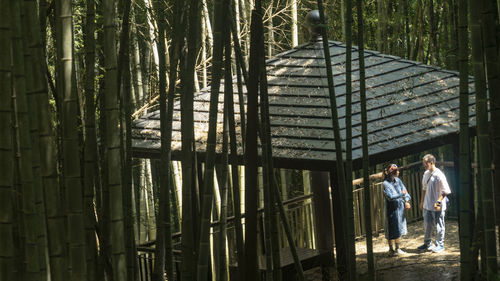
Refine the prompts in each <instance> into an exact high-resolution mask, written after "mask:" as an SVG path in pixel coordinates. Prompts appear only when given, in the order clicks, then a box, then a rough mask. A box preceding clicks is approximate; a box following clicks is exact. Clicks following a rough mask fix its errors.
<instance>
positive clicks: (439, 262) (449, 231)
mask: <svg viewBox="0 0 500 281" xmlns="http://www.w3.org/2000/svg"><path fill="white" fill-rule="evenodd" d="M423 240H424V226H423V222H422V221H417V222H413V223H410V224H408V235H406V236H404V237H403V239H402V242H401V244H402V245H401V246H402V247H401V248H402V249H403V250H404V251H405V252H407V254H405V255H401V256H397V257H393V256H389V255H388V250H389V247H388V245H387V240H386V239H385V237H384V233H380V235H379V236H378V237H374V238H373V252H374V256H375V262H376V266H375V268H376V269H377V276H378V277H379V278H378V280H414V281H419V280H422V281H423V280H436V278H437V277H436V274H437V275H439V276H440V277H439V280H455V279H456V278H457V277H458V272H459V268H460V248H459V238H458V223H457V221H456V220H453V219H447V220H446V237H445V250H444V251H443V252H441V253H433V252H432V251H424V252H422V251H418V250H417V247H418V246H420V245H422V243H423ZM356 259H357V268H358V272H359V273H361V274H366V271H367V269H366V241H365V239H360V240H358V241H356ZM443 278H444V279H443Z"/></svg>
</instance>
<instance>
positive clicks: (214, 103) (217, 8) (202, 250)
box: [197, 0, 229, 281]
mask: <svg viewBox="0 0 500 281" xmlns="http://www.w3.org/2000/svg"><path fill="white" fill-rule="evenodd" d="M228 6H229V3H228V1H227V0H218V1H216V2H215V3H214V19H215V26H214V33H213V34H214V35H213V37H214V47H213V54H212V71H211V73H212V86H211V89H210V109H209V117H208V137H207V145H206V160H205V172H204V177H203V195H202V209H201V224H200V241H199V243H200V244H199V248H198V249H199V256H198V277H197V280H200V281H201V280H203V279H202V278H204V277H206V276H207V271H208V260H209V259H208V257H209V254H210V250H209V237H210V232H209V230H210V214H211V209H212V203H213V202H212V201H213V190H214V188H213V183H214V178H213V177H214V167H215V148H216V141H217V113H218V105H219V89H220V81H221V77H222V54H223V50H224V49H223V47H224V44H223V43H224V37H223V33H224V31H225V30H224V25H225V24H226V16H225V15H226V14H227V13H225V11H224V8H225V7H228Z"/></svg>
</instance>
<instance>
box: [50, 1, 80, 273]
mask: <svg viewBox="0 0 500 281" xmlns="http://www.w3.org/2000/svg"><path fill="white" fill-rule="evenodd" d="M56 17H57V20H56V26H58V27H59V28H56V30H58V34H56V38H57V40H56V42H57V56H58V63H57V65H58V66H59V67H58V68H59V70H58V80H60V84H59V86H60V89H59V90H58V92H59V95H60V96H61V98H62V110H61V115H60V118H61V124H62V153H63V165H62V167H63V177H64V188H65V192H66V200H65V201H66V202H67V209H66V212H67V220H68V224H67V227H68V240H69V243H68V256H69V266H70V268H71V274H70V280H75V281H77V280H78V281H79V280H86V278H87V276H86V274H87V267H86V263H85V261H86V257H85V235H84V233H85V232H84V223H83V187H82V179H81V169H80V153H79V135H78V131H77V130H78V126H79V124H78V118H79V117H78V100H77V93H76V79H75V70H74V66H75V64H74V61H73V23H72V3H71V1H60V2H57V3H56Z"/></svg>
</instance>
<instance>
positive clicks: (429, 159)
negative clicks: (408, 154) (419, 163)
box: [422, 154, 436, 163]
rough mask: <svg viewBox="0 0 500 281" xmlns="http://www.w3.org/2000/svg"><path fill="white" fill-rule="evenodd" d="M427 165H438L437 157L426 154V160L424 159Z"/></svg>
mask: <svg viewBox="0 0 500 281" xmlns="http://www.w3.org/2000/svg"><path fill="white" fill-rule="evenodd" d="M422 160H424V161H425V162H426V163H436V157H434V155H432V154H426V155H425V156H424V158H422Z"/></svg>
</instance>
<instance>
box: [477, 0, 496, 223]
mask: <svg viewBox="0 0 500 281" xmlns="http://www.w3.org/2000/svg"><path fill="white" fill-rule="evenodd" d="M482 2H483V11H482V21H481V24H482V27H483V38H484V52H485V55H486V57H485V61H486V69H487V75H488V77H487V78H488V93H489V104H490V111H491V115H490V120H499V118H500V94H499V91H500V77H499V73H500V63H499V59H498V56H499V55H500V54H499V53H498V44H497V41H496V39H497V38H496V32H497V24H496V21H497V19H498V16H497V15H496V10H495V9H494V6H493V3H492V1H491V0H483V1H482ZM490 132H491V133H490V139H491V143H492V145H491V148H492V151H491V153H492V159H493V167H496V168H495V169H494V170H493V193H494V194H495V202H500V124H499V122H490ZM495 211H496V212H495V216H496V224H497V225H498V224H500V207H499V208H496V209H495Z"/></svg>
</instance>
